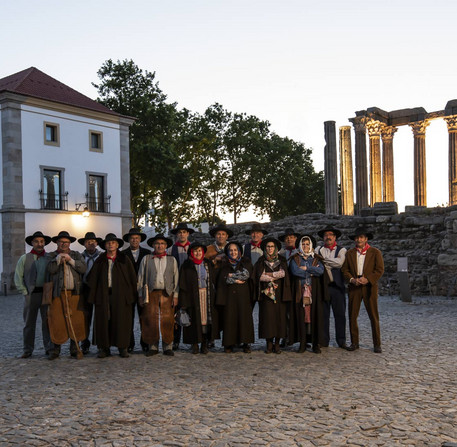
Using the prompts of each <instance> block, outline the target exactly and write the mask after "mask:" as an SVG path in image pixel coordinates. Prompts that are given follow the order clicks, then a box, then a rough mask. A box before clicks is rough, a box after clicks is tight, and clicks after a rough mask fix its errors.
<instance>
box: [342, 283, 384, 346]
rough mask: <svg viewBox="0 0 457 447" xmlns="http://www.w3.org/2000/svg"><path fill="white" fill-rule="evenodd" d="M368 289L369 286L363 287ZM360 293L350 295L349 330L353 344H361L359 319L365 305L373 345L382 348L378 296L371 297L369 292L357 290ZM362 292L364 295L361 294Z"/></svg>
mask: <svg viewBox="0 0 457 447" xmlns="http://www.w3.org/2000/svg"><path fill="white" fill-rule="evenodd" d="M361 287H362V288H364V289H365V288H367V286H361ZM357 292H358V293H349V329H350V331H351V343H352V344H354V345H358V344H359V326H358V324H357V318H358V316H359V312H360V305H361V304H362V301H363V304H364V305H365V309H366V311H367V313H368V317H369V318H370V323H371V334H372V337H373V345H374V346H381V330H380V328H379V313H378V296H377V295H376V296H371V297H370V296H369V290H363V291H362V290H357ZM360 292H362V293H360Z"/></svg>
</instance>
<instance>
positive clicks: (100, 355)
mask: <svg viewBox="0 0 457 447" xmlns="http://www.w3.org/2000/svg"><path fill="white" fill-rule="evenodd" d="M109 355H111V352H110V350H109V349H99V350H98V353H97V357H98V358H99V359H104V358H106V357H108V356H109Z"/></svg>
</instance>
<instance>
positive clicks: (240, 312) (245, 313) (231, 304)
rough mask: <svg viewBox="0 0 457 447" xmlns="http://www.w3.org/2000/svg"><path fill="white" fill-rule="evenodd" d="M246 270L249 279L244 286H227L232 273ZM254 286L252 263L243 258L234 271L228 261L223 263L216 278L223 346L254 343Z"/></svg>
mask: <svg viewBox="0 0 457 447" xmlns="http://www.w3.org/2000/svg"><path fill="white" fill-rule="evenodd" d="M243 268H245V269H247V270H248V272H249V274H250V278H249V279H248V280H247V281H246V282H245V283H244V284H227V282H226V280H227V276H228V274H229V273H233V272H234V271H241V270H243ZM253 303H254V284H253V282H252V262H251V260H250V259H249V258H245V257H243V258H242V259H241V261H240V262H239V264H238V265H237V267H236V269H235V270H234V269H233V267H232V266H231V264H230V263H229V262H228V260H225V261H223V263H222V266H221V268H220V269H219V273H218V276H217V294H216V304H217V305H219V306H222V307H223V339H222V344H223V346H233V345H236V344H240V343H254V321H253V318H252V305H253Z"/></svg>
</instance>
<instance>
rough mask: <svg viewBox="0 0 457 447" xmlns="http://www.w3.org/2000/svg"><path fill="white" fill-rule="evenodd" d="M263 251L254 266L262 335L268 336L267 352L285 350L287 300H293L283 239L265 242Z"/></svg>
mask: <svg viewBox="0 0 457 447" xmlns="http://www.w3.org/2000/svg"><path fill="white" fill-rule="evenodd" d="M261 247H262V250H263V255H262V256H261V257H260V259H259V260H258V261H257V263H256V265H255V268H254V281H255V285H256V298H257V299H258V300H259V338H265V339H266V341H267V347H266V350H265V352H266V353H267V354H270V353H272V352H275V353H276V354H280V353H281V348H280V344H279V341H280V339H281V338H285V336H286V328H287V319H286V313H287V303H289V302H290V301H291V299H292V298H291V290H290V281H289V272H288V268H287V261H286V258H285V257H283V256H281V255H279V254H278V251H279V250H280V249H281V242H279V241H278V240H277V239H275V238H273V237H269V238H266V239H264V240H263V241H262V244H261Z"/></svg>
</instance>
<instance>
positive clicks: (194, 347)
mask: <svg viewBox="0 0 457 447" xmlns="http://www.w3.org/2000/svg"><path fill="white" fill-rule="evenodd" d="M192 354H198V344H197V343H194V344H193V345H192Z"/></svg>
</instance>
